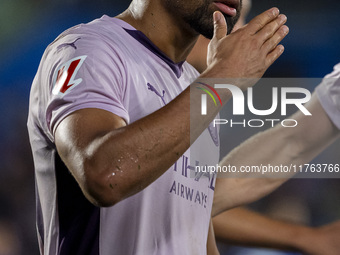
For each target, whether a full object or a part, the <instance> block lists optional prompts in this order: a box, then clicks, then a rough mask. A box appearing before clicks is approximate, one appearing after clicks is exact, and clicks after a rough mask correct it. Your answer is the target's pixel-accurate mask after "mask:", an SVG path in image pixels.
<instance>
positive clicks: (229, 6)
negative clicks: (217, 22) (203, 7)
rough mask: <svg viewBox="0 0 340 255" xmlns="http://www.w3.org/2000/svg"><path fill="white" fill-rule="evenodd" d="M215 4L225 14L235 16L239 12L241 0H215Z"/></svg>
mask: <svg viewBox="0 0 340 255" xmlns="http://www.w3.org/2000/svg"><path fill="white" fill-rule="evenodd" d="M214 5H215V6H216V7H217V8H218V9H219V10H220V11H221V12H223V13H224V14H226V15H228V16H231V17H234V16H236V14H237V10H238V8H239V5H240V2H239V0H225V1H215V2H214Z"/></svg>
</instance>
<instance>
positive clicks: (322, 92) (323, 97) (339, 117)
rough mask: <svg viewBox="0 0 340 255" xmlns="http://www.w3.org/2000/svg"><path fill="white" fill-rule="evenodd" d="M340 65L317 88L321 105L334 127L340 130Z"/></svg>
mask: <svg viewBox="0 0 340 255" xmlns="http://www.w3.org/2000/svg"><path fill="white" fill-rule="evenodd" d="M339 78H340V64H337V65H336V66H335V67H334V70H333V72H332V73H330V74H329V75H326V77H325V78H324V79H323V81H322V83H321V84H320V85H319V86H318V87H317V88H316V93H317V95H318V98H319V100H320V103H321V105H322V107H323V108H324V110H325V111H326V113H327V115H328V116H329V118H330V119H331V120H332V122H333V123H334V125H335V126H336V127H337V128H338V129H340V79H339Z"/></svg>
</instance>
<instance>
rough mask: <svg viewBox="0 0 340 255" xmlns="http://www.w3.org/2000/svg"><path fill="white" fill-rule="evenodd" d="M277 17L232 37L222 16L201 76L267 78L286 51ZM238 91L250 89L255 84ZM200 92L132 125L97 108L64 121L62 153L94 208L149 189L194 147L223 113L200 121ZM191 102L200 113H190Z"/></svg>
mask: <svg viewBox="0 0 340 255" xmlns="http://www.w3.org/2000/svg"><path fill="white" fill-rule="evenodd" d="M278 15H279V14H278V10H277V9H272V10H269V11H267V12H264V13H263V14H261V15H259V16H258V17H256V18H255V19H254V20H253V21H251V22H250V23H249V25H248V26H247V27H245V28H244V29H243V30H242V31H239V32H238V33H234V34H233V35H230V36H228V37H227V36H226V31H227V27H226V23H225V20H224V18H223V16H222V15H221V13H219V12H216V13H215V14H214V19H215V31H214V38H213V39H212V41H211V43H210V57H209V60H210V62H209V67H208V70H207V71H206V72H204V73H203V74H202V76H201V77H202V78H209V77H218V78H221V77H257V78H259V77H261V76H262V75H263V73H264V72H265V70H266V69H267V68H268V67H269V66H270V65H271V64H272V63H273V62H274V61H275V60H276V59H277V58H278V57H279V56H280V55H281V54H282V51H283V48H282V46H277V45H278V43H279V42H280V41H281V40H282V39H283V38H284V37H285V36H286V34H287V27H285V26H283V24H284V23H285V19H284V18H282V17H283V16H282V15H281V16H278ZM219 17H221V18H219ZM236 42H237V43H236ZM250 56H251V58H250ZM212 85H213V84H212ZM235 85H239V86H240V87H241V88H242V89H245V88H246V87H247V86H251V85H253V84H252V83H248V84H247V83H243V84H235ZM191 87H195V89H193V91H192V92H191V93H190V88H191ZM196 87H197V85H191V86H189V88H188V89H186V90H185V91H184V92H183V93H181V94H180V95H179V96H178V97H177V98H175V99H174V100H173V101H172V102H170V103H169V104H168V105H167V106H165V107H163V108H162V109H160V110H158V111H156V112H154V113H153V114H151V115H149V116H147V117H145V118H142V119H140V120H138V121H136V122H134V123H132V124H130V125H126V123H125V122H124V121H123V120H122V119H121V118H120V117H118V116H116V115H114V114H112V113H110V112H106V111H104V110H98V109H83V110H78V111H76V112H74V113H72V114H70V115H69V116H67V117H66V118H65V119H64V120H62V121H61V123H60V124H59V126H58V127H57V129H56V132H55V143H56V146H57V150H58V153H59V155H60V156H61V158H62V160H63V161H64V162H65V164H66V166H67V167H68V169H69V170H70V171H71V173H72V174H73V176H74V177H75V179H76V180H77V182H78V183H79V185H80V187H81V189H82V191H83V193H84V194H85V196H86V197H87V198H88V199H89V200H90V201H91V202H92V203H94V204H96V205H99V206H111V205H114V204H115V203H117V202H119V201H121V200H122V199H124V198H127V197H129V196H131V195H133V194H135V193H137V192H139V191H141V190H143V189H144V188H145V187H146V186H148V185H149V184H150V183H152V182H153V181H155V180H156V179H157V178H158V177H160V176H161V175H162V174H163V173H164V172H165V171H166V170H167V169H168V168H169V167H171V165H172V164H174V162H175V161H176V160H177V159H178V158H179V157H180V156H181V155H182V154H183V153H184V152H185V151H186V150H187V149H188V148H189V146H190V138H192V139H193V140H195V139H196V138H197V137H198V136H199V135H200V134H201V133H202V132H203V130H204V129H205V128H207V126H208V125H209V123H210V122H211V121H212V120H213V118H214V117H215V116H216V114H217V113H218V111H219V110H220V108H218V107H209V106H208V109H210V111H209V112H208V114H207V115H206V116H201V114H200V106H199V102H200V96H201V95H200V92H199V90H198V89H196ZM220 95H221V98H222V100H223V102H224V103H225V102H226V101H228V99H229V98H230V95H229V94H228V93H227V92H225V91H221V93H220ZM195 98H196V99H195ZM190 101H191V102H194V105H193V104H192V105H191V107H194V108H197V111H196V112H194V111H191V115H190V103H189V102H190ZM195 104H196V105H195ZM190 120H191V129H190ZM189 133H190V134H189ZM193 140H192V141H193ZM192 141H191V142H192Z"/></svg>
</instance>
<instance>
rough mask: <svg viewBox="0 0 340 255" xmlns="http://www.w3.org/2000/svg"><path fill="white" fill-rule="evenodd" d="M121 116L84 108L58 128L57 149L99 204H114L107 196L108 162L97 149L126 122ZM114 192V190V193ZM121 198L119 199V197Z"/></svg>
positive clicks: (61, 123) (86, 190) (87, 192)
mask: <svg viewBox="0 0 340 255" xmlns="http://www.w3.org/2000/svg"><path fill="white" fill-rule="evenodd" d="M125 125H126V123H125V121H124V120H123V119H122V118H120V117H119V116H117V115H115V114H113V113H111V112H108V111H105V110H101V109H93V108H92V109H91V108H88V109H82V110H78V111H75V112H73V113H71V114H70V115H68V116H67V117H66V118H65V119H63V120H62V121H61V122H60V124H59V125H58V126H57V128H56V131H55V144H56V147H57V151H58V153H59V155H60V157H61V159H62V160H63V161H64V163H65V164H66V166H67V167H68V169H69V170H70V171H71V173H72V175H73V176H74V178H75V179H76V180H77V182H78V184H79V185H80V187H81V189H82V191H83V193H84V194H85V196H86V197H87V198H88V199H89V200H90V201H91V202H93V203H94V204H96V205H110V204H112V202H111V200H112V198H111V196H110V197H106V196H105V193H107V192H106V191H105V190H106V188H105V187H103V183H105V174H106V173H105V166H102V165H101V164H100V163H101V162H99V161H100V157H98V155H97V154H98V151H100V148H99V147H100V146H103V144H105V143H104V142H103V141H104V140H105V139H106V136H107V135H108V134H112V133H114V132H115V130H116V132H117V133H118V132H119V128H121V127H123V126H125ZM111 195H112V194H111ZM117 200H118V199H117Z"/></svg>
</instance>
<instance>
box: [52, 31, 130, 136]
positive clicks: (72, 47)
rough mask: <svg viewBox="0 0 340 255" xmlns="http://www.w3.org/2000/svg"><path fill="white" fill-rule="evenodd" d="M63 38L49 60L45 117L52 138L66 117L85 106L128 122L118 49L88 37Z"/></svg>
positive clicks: (122, 66) (123, 80)
mask: <svg viewBox="0 0 340 255" xmlns="http://www.w3.org/2000/svg"><path fill="white" fill-rule="evenodd" d="M62 41H63V42H64V43H62V42H61V43H58V46H57V45H54V46H53V50H52V51H51V52H50V55H51V59H50V60H49V62H50V63H51V64H50V67H49V68H50V70H51V71H49V72H50V77H49V91H48V93H49V95H48V98H49V100H48V103H47V107H46V120H47V125H48V128H49V131H50V132H51V134H52V137H54V132H55V130H56V127H57V126H58V124H59V123H60V122H61V121H62V120H63V119H64V118H65V117H66V116H68V115H69V114H70V113H72V112H74V111H77V110H80V109H84V108H98V109H103V110H106V111H110V112H112V113H114V114H116V115H118V116H120V117H121V118H123V119H124V120H125V121H126V122H127V123H129V114H128V111H127V109H126V107H125V105H124V91H125V86H126V85H125V84H126V82H125V80H126V79H125V77H124V75H125V71H124V70H125V68H124V64H123V62H122V61H121V56H120V55H119V52H117V50H116V49H115V48H114V47H112V45H108V44H107V43H106V42H105V41H103V40H99V39H97V38H95V37H91V36H86V37H84V36H83V37H75V36H69V38H63V40H62ZM67 42H69V43H67ZM72 42H76V43H74V44H72Z"/></svg>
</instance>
